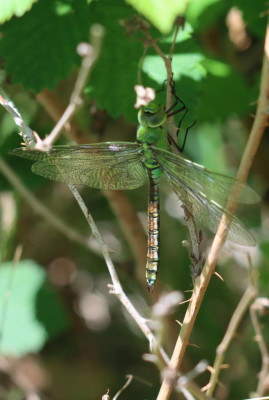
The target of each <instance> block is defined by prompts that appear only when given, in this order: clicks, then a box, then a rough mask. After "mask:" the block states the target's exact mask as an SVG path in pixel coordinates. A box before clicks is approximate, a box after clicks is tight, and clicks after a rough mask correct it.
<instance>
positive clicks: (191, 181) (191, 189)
mask: <svg viewBox="0 0 269 400" xmlns="http://www.w3.org/2000/svg"><path fill="white" fill-rule="evenodd" d="M170 110H171V109H169V110H165V107H164V106H160V105H158V104H156V103H154V102H152V103H150V104H149V105H147V106H142V107H141V108H140V110H139V112H138V121H139V124H140V125H139V127H138V129H137V137H136V142H134V143H129V142H106V143H96V144H85V145H77V146H55V147H53V148H52V149H51V150H50V151H48V152H41V151H37V150H31V149H28V148H23V147H21V148H18V149H14V150H12V151H11V152H10V153H11V154H13V155H16V156H20V157H23V158H28V159H32V160H35V161H36V163H34V164H33V165H32V171H33V172H34V173H35V174H37V175H41V176H43V177H45V178H48V179H51V180H54V181H58V182H63V183H67V184H74V185H85V186H90V187H93V188H98V189H110V190H129V189H136V188H138V187H140V186H142V185H144V183H145V182H146V181H149V200H148V252H147V262H146V283H147V287H148V290H149V291H151V290H152V289H153V288H154V285H155V281H156V277H157V272H158V266H159V237H160V233H159V223H160V222H159V221H160V215H159V210H160V198H159V183H160V178H161V176H164V178H165V179H166V180H167V181H168V182H169V183H170V185H171V187H172V188H173V190H174V191H175V193H176V194H177V196H178V197H179V199H180V200H181V201H182V203H183V204H184V206H185V207H186V208H187V209H188V210H189V211H190V212H191V213H192V214H193V215H194V217H195V218H196V219H197V220H198V221H199V222H200V223H201V224H202V225H204V226H205V227H207V228H208V229H209V230H211V231H212V232H216V230H217V228H218V225H219V222H220V219H221V217H222V215H223V213H225V214H226V215H228V216H229V218H230V221H231V223H230V227H229V231H228V237H227V238H228V240H231V241H233V242H235V243H238V244H241V245H245V246H254V245H255V239H254V238H253V236H252V235H251V233H250V232H248V231H247V229H246V228H245V226H244V225H243V223H242V222H241V221H240V220H239V219H238V218H237V217H235V216H232V215H231V214H230V213H229V211H227V210H225V208H224V207H225V201H226V199H227V195H228V193H229V191H230V189H231V187H232V186H233V187H235V188H237V189H238V190H242V192H241V193H242V195H241V198H240V202H241V203H245V204H251V203H255V202H257V201H258V200H259V199H258V195H257V194H256V192H255V191H253V190H252V189H251V188H250V187H248V186H246V185H244V184H243V183H241V182H240V181H238V180H236V179H234V178H232V177H229V176H226V175H222V174H219V173H216V172H212V171H210V170H208V169H206V168H205V167H203V166H202V165H199V164H196V163H193V162H191V161H189V160H187V159H185V158H183V157H182V156H181V155H176V154H173V153H171V152H170V151H168V144H167V141H166V134H165V130H164V129H163V125H164V124H165V122H166V120H167V118H168V117H169V116H170V115H172V114H171V112H170ZM169 112H170V113H169ZM173 114H174V113H173Z"/></svg>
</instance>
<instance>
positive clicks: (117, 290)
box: [68, 185, 169, 364]
mask: <svg viewBox="0 0 269 400" xmlns="http://www.w3.org/2000/svg"><path fill="white" fill-rule="evenodd" d="M68 186H69V188H70V190H71V192H72V193H73V195H74V197H75V199H76V200H77V202H78V204H79V206H80V208H81V210H82V212H83V214H84V216H85V218H86V220H87V222H88V224H89V225H90V227H91V230H92V234H93V236H94V237H95V239H96V240H97V242H98V244H99V246H100V249H101V251H102V253H103V256H104V259H105V262H106V264H107V268H108V271H109V274H110V277H111V280H112V285H113V286H112V288H111V293H113V294H115V295H116V296H117V297H118V299H119V300H120V302H121V303H122V304H123V306H124V307H125V308H126V310H127V311H128V312H129V314H130V315H131V317H132V318H133V319H134V320H135V321H136V323H137V324H138V326H139V327H140V329H141V330H142V332H143V333H144V335H145V336H146V338H147V339H148V341H149V344H150V347H151V348H155V349H156V350H157V352H158V355H159V356H160V357H161V359H162V360H163V363H164V364H167V362H168V361H169V360H168V357H167V355H166V354H165V352H164V350H163V349H162V348H160V347H159V345H158V343H157V341H156V339H155V336H154V335H153V333H152V332H151V330H150V329H149V327H148V325H147V323H146V320H145V319H144V318H143V317H142V316H141V315H140V314H139V313H138V311H137V310H136V309H135V307H134V306H133V304H132V303H131V302H130V300H129V299H128V297H127V296H126V294H125V293H124V292H123V289H122V286H121V284H120V280H119V278H118V275H117V272H116V269H115V267H114V264H113V261H112V259H111V257H110V255H109V251H108V248H107V246H106V244H105V243H104V241H103V239H102V236H101V234H100V232H99V230H98V228H97V226H96V224H95V222H94V220H93V218H92V216H91V214H90V212H89V210H88V209H87V207H86V205H85V203H84V201H83V199H82V198H81V196H80V194H79V192H78V190H77V189H76V187H75V186H73V185H68Z"/></svg>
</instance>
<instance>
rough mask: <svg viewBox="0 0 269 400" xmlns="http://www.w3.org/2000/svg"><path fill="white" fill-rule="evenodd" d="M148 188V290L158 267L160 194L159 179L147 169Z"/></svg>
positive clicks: (153, 283)
mask: <svg viewBox="0 0 269 400" xmlns="http://www.w3.org/2000/svg"><path fill="white" fill-rule="evenodd" d="M148 174H149V182H150V190H149V202H148V253H147V265H146V282H147V288H148V291H152V290H153V288H154V285H155V281H156V278H157V273H158V268H159V240H160V195H159V179H156V178H155V177H154V171H153V170H150V169H149V170H148Z"/></svg>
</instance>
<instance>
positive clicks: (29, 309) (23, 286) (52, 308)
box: [0, 260, 68, 356]
mask: <svg viewBox="0 0 269 400" xmlns="http://www.w3.org/2000/svg"><path fill="white" fill-rule="evenodd" d="M45 280H46V274H45V272H44V270H43V269H42V268H41V267H40V266H39V265H37V264H36V263H34V262H33V261H30V260H24V261H20V262H19V263H18V265H17V266H16V268H14V266H13V264H12V263H11V262H7V263H5V264H2V265H1V266H0V293H1V299H0V315H1V318H0V321H1V323H2V326H1V327H0V329H1V333H2V336H1V337H2V339H1V341H0V352H1V353H2V354H4V355H13V356H23V355H25V354H26V353H29V352H37V351H39V350H40V349H41V348H42V347H43V345H44V344H45V342H46V341H47V340H48V339H49V338H50V337H51V336H52V334H53V335H55V334H56V333H57V334H59V333H60V332H62V331H64V330H65V329H66V327H67V325H68V323H67V318H66V315H65V314H64V310H63V307H62V306H61V305H60V303H59V300H58V299H57V297H56V296H55V293H54V292H52V291H51V290H49V291H48V289H47V288H46V287H44V286H43V285H44V282H45ZM44 292H45V293H46V296H47V300H48V301H47V303H46V304H43V309H46V310H47V313H48V312H50V313H52V314H51V319H52V318H53V320H51V327H50V329H48V327H47V325H48V323H47V321H45V322H44V321H42V320H41V319H40V315H41V314H42V307H37V304H38V300H39V299H40V297H42V296H43V297H44V294H43V293H44ZM7 293H9V296H8V298H6V296H7ZM48 294H49V295H48ZM41 304H42V303H41ZM39 305H40V301H39ZM48 307H49V310H48ZM38 314H39V319H38ZM3 316H4V317H3Z"/></svg>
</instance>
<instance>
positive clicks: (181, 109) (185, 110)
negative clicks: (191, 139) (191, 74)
mask: <svg viewBox="0 0 269 400" xmlns="http://www.w3.org/2000/svg"><path fill="white" fill-rule="evenodd" d="M170 86H171V93H172V95H173V97H174V99H175V101H174V103H173V104H172V106H171V107H170V108H168V109H167V110H166V111H165V112H166V115H167V117H168V118H169V117H172V116H173V115H176V114H179V113H181V112H182V115H181V117H180V119H179V122H178V126H177V136H178V133H179V131H180V129H181V124H182V122H183V120H184V118H185V117H186V115H187V113H188V112H189V109H188V107H187V106H186V104H185V103H184V101H183V100H181V99H180V98H179V96H178V95H177V94H176V90H175V82H174V81H173V80H171V81H170ZM178 103H181V107H179V108H178V109H177V110H174V108H175V107H176V106H177V104H178ZM172 110H174V111H172ZM171 111H172V112H171ZM195 124H196V121H194V122H193V123H192V124H191V125H190V126H188V127H187V128H186V131H185V135H184V140H183V144H182V146H179V145H178V144H177V143H175V141H174V140H171V141H172V142H173V144H174V145H176V147H177V148H178V150H179V152H180V153H182V152H183V150H184V147H185V144H186V140H187V136H188V132H189V130H190V129H191V128H192V127H193V126H194V125H195ZM169 139H171V136H170V135H168V140H169Z"/></svg>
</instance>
